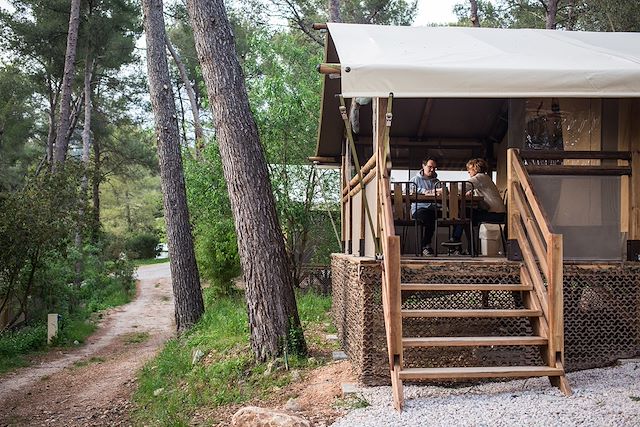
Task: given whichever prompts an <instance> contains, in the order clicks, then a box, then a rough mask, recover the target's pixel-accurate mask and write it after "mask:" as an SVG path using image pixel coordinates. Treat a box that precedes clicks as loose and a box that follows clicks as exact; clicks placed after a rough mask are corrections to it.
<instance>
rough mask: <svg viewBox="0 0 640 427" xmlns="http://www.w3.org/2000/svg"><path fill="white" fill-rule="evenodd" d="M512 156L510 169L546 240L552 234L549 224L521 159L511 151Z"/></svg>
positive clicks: (516, 153)
mask: <svg viewBox="0 0 640 427" xmlns="http://www.w3.org/2000/svg"><path fill="white" fill-rule="evenodd" d="M513 154H514V158H515V161H514V162H513V164H512V167H513V169H514V171H515V175H516V178H517V181H518V182H519V183H520V185H521V187H522V190H523V191H524V194H525V195H526V196H527V197H526V198H527V202H528V203H529V206H531V211H532V212H533V215H534V216H535V218H536V221H537V222H538V226H539V227H540V231H542V235H543V237H544V238H545V240H547V239H548V238H549V236H550V235H551V233H552V232H553V228H552V227H551V222H550V221H549V220H548V219H547V215H546V213H545V212H544V211H543V210H542V207H541V206H540V203H539V202H538V200H539V199H538V197H537V195H536V193H535V191H534V189H533V184H531V179H530V178H529V174H528V173H527V171H526V170H525V169H524V166H523V164H522V158H520V155H519V154H518V152H517V151H515V150H514V151H513Z"/></svg>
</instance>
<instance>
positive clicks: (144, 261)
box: [131, 258, 169, 267]
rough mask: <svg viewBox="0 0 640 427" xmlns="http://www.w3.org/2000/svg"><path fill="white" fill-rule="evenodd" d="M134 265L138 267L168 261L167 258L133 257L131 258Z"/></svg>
mask: <svg viewBox="0 0 640 427" xmlns="http://www.w3.org/2000/svg"><path fill="white" fill-rule="evenodd" d="M131 262H132V263H133V265H134V266H136V267H140V266H142V265H153V264H164V263H165V262H169V258H147V259H134V260H131Z"/></svg>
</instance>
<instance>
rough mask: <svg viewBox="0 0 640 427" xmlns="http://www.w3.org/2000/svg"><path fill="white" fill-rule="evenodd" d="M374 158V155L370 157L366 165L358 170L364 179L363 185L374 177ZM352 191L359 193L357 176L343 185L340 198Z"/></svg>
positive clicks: (358, 178)
mask: <svg viewBox="0 0 640 427" xmlns="http://www.w3.org/2000/svg"><path fill="white" fill-rule="evenodd" d="M376 157H377V156H376V155H375V154H374V155H373V156H371V158H369V160H367V163H365V164H364V166H362V167H361V168H360V171H361V172H362V176H363V177H364V179H363V181H364V183H365V184H366V183H368V182H369V181H371V179H373V176H375V169H374V168H375V167H376ZM354 191H355V192H356V193H357V192H358V191H360V177H359V176H358V175H356V176H354V177H353V178H351V180H350V181H349V183H348V184H347V185H345V187H344V188H343V189H342V196H343V197H345V196H346V195H347V194H350V193H352V192H354ZM354 194H355V193H354ZM351 195H353V194H351Z"/></svg>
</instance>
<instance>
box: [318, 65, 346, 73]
mask: <svg viewBox="0 0 640 427" xmlns="http://www.w3.org/2000/svg"><path fill="white" fill-rule="evenodd" d="M317 69H318V72H319V73H320V74H341V73H342V70H341V68H340V64H327V63H324V64H318V67H317Z"/></svg>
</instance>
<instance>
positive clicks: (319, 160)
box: [307, 156, 340, 165]
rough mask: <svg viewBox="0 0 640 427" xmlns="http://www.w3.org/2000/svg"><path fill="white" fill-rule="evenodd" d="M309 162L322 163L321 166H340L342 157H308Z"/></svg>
mask: <svg viewBox="0 0 640 427" xmlns="http://www.w3.org/2000/svg"><path fill="white" fill-rule="evenodd" d="M307 160H309V162H311V163H316V162H317V163H320V164H331V165H339V164H340V157H337V156H336V157H323V156H311V157H307Z"/></svg>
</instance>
